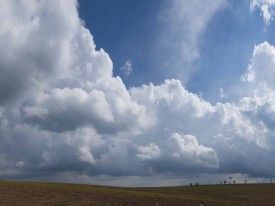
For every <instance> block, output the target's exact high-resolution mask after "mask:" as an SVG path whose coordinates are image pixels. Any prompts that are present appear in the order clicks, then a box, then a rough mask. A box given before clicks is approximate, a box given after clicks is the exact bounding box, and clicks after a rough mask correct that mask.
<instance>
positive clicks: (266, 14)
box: [250, 0, 275, 25]
mask: <svg viewBox="0 0 275 206" xmlns="http://www.w3.org/2000/svg"><path fill="white" fill-rule="evenodd" d="M274 6H275V1H274V0H250V10H251V11H254V10H255V9H256V8H259V9H260V10H261V15H262V16H263V19H264V22H265V24H266V25H269V24H270V22H271V21H272V20H273V16H274V14H275V12H274Z"/></svg>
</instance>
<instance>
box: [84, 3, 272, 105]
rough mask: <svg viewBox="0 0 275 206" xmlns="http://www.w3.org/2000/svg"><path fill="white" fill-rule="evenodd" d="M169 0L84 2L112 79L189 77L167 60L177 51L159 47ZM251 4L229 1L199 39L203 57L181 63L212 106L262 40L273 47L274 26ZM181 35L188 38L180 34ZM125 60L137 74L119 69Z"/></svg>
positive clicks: (86, 18)
mask: <svg viewBox="0 0 275 206" xmlns="http://www.w3.org/2000/svg"><path fill="white" fill-rule="evenodd" d="M167 2H169V1H163V0H161V1H156V0H150V1H131V2H129V1H127V0H124V1H123V0H121V1H108V0H104V1H96V0H92V1H80V7H79V8H80V9H79V12H80V17H81V18H82V19H83V20H84V21H85V25H86V27H87V28H89V29H90V30H91V31H92V33H93V34H94V38H95V42H96V45H97V47H98V48H103V49H104V50H106V52H107V53H108V54H109V55H110V57H111V59H112V61H113V63H114V75H119V76H121V77H122V78H123V80H124V82H125V84H126V85H127V86H128V87H132V86H139V85H141V84H144V83H145V84H148V83H150V82H152V83H156V84H159V83H161V82H163V81H164V80H165V79H166V78H176V79H178V78H180V79H181V80H184V79H185V78H184V77H181V76H180V77H179V75H182V74H181V72H179V71H178V69H177V68H175V67H177V66H176V65H175V64H174V63H173V62H171V63H170V65H166V64H165V62H166V61H169V58H171V57H169V56H173V55H174V54H176V53H178V52H179V50H178V49H172V50H170V51H166V48H165V45H164V47H162V48H160V46H159V45H158V44H161V42H158V41H156V39H158V38H159V36H160V35H161V33H162V32H165V28H166V25H164V23H163V21H162V20H161V16H162V15H163V12H164V11H165V9H166V7H165V6H167V5H166V4H167ZM187 4H188V3H187ZM249 5H250V1H248V0H245V1H235V0H232V1H227V2H226V5H224V6H222V7H221V8H219V10H218V11H217V12H216V13H215V14H214V16H213V17H212V18H211V20H210V21H209V22H207V27H206V28H205V29H204V31H202V32H201V34H200V37H199V41H200V42H199V46H198V47H199V51H198V52H199V54H200V57H199V58H198V59H197V60H195V61H193V62H191V65H190V64H189V65H187V64H186V65H182V67H185V66H187V67H192V70H194V72H192V74H189V75H190V76H189V77H188V81H186V82H184V86H186V87H187V88H188V90H190V91H192V92H195V93H200V94H202V95H203V97H204V98H206V99H207V100H208V101H211V102H213V103H215V102H217V101H221V100H220V98H219V89H220V88H223V89H224V90H225V91H227V90H230V87H231V86H232V85H235V84H239V82H240V76H241V75H242V74H243V73H244V72H245V70H246V68H247V65H248V64H249V63H250V59H251V54H252V52H253V49H254V46H255V45H257V44H259V43H261V42H263V41H268V42H271V43H274V37H273V35H272V34H273V32H274V29H273V27H272V26H266V25H265V24H264V22H263V20H262V17H261V16H260V13H259V11H258V10H256V11H255V12H253V13H252V12H251V10H250V8H249ZM183 25H184V22H183ZM272 29H273V31H272ZM179 32H181V31H179ZM180 35H181V36H184V35H185V34H184V32H181V33H180ZM183 38H184V37H183ZM171 41H173V40H171ZM166 43H167V44H169V43H171V44H172V42H166ZM166 46H167V48H168V47H169V45H166ZM156 49H158V50H157V52H155V50H156ZM155 53H161V54H155ZM161 55H165V56H166V57H165V58H163V56H161ZM181 58H184V57H181ZM127 60H130V61H131V62H132V67H133V72H132V73H131V74H130V75H128V76H125V75H124V74H123V73H122V72H121V70H120V68H121V67H122V66H123V65H124V63H125V62H126V61H127ZM181 69H182V70H184V69H185V68H181ZM167 70H169V72H167ZM173 70H174V71H173Z"/></svg>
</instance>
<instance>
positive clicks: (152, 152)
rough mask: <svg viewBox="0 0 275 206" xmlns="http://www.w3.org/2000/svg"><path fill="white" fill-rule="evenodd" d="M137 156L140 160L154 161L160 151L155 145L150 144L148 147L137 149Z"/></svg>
mask: <svg viewBox="0 0 275 206" xmlns="http://www.w3.org/2000/svg"><path fill="white" fill-rule="evenodd" d="M137 150H138V152H139V153H138V154H137V156H138V157H139V158H140V159H141V160H152V159H156V158H158V157H159V156H160V149H159V147H158V146H157V145H156V144H155V143H150V144H149V145H148V146H145V147H143V146H139V147H138V148H137Z"/></svg>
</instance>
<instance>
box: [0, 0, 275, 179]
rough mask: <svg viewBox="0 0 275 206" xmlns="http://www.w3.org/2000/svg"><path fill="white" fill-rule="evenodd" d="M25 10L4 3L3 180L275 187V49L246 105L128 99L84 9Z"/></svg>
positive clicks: (265, 54) (0, 58)
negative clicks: (218, 178)
mask: <svg viewBox="0 0 275 206" xmlns="http://www.w3.org/2000/svg"><path fill="white" fill-rule="evenodd" d="M26 2H27V3H26V4H22V3H20V1H19V2H18V1H15V0H14V1H13V0H11V1H3V2H1V3H0V4H1V6H0V9H1V12H0V15H1V19H3V21H1V22H0V24H1V27H0V36H1V38H0V45H1V47H0V53H1V55H0V74H1V75H0V79H1V81H0V95H1V101H0V171H1V172H0V176H1V177H3V178H13V179H14V178H26V179H28V178H34V179H35V178H36V179H39V178H40V179H43V178H45V179H48V180H50V179H51V178H60V179H62V180H64V177H66V178H65V179H66V181H67V180H68V181H70V180H71V179H75V178H76V179H78V181H80V182H81V180H82V181H83V180H86V179H87V177H94V176H99V177H102V176H104V177H108V178H110V180H109V181H110V182H113V181H114V180H113V179H114V177H125V176H127V177H128V179H131V178H129V176H131V177H132V176H138V177H139V178H141V177H144V178H145V179H146V178H148V177H162V178H161V179H163V177H167V178H168V179H169V178H171V177H169V175H168V174H170V175H174V176H186V177H188V176H190V175H195V174H196V175H198V176H199V175H202V173H205V174H212V175H219V174H228V173H240V174H246V175H249V176H253V177H260V176H261V177H269V176H275V173H274V170H273V168H274V167H275V161H274V158H273V157H274V155H275V150H274V145H275V141H274V134H275V133H274V127H273V125H274V122H275V119H274V118H273V117H274V114H275V105H274V102H275V93H274V82H273V79H272V76H273V75H272V74H273V73H274V68H275V66H274V65H275V62H274V59H275V52H274V46H272V45H271V44H269V43H267V42H264V43H262V44H259V45H257V46H256V47H255V48H254V52H253V54H252V58H251V63H250V65H249V66H248V68H247V71H246V73H245V74H244V75H243V76H242V80H243V85H244V87H246V89H245V92H244V93H243V95H242V97H240V99H238V100H235V101H234V102H233V101H232V102H225V103H217V104H216V105H212V104H211V103H209V102H208V101H206V100H205V99H203V98H202V97H201V96H199V95H197V94H194V93H191V92H189V91H188V90H187V89H186V88H185V87H184V86H183V85H182V83H181V81H180V80H175V79H167V80H165V81H164V82H163V83H162V84H159V85H154V84H152V83H151V84H148V85H141V86H139V87H133V88H131V89H129V90H128V89H127V88H126V87H125V85H124V83H123V81H122V80H121V78H120V77H114V76H113V65H112V61H111V59H110V58H109V56H108V54H107V53H106V52H105V51H104V50H103V49H99V50H98V49H96V46H95V43H94V41H93V37H92V35H91V34H90V32H89V31H88V30H87V29H85V28H84V25H83V24H82V21H81V20H80V19H79V17H78V12H77V2H76V1H73V0H70V1H66V3H64V0H51V1H46V0H42V1H35V0H28V1H26ZM177 3H178V4H180V2H177ZM190 3H191V2H190ZM197 3H198V2H193V3H192V4H191V6H192V5H193V6H195V5H196V6H199V8H201V9H202V12H200V13H203V11H204V9H203V8H202V7H203V6H202V5H200V4H199V5H197ZM218 5H219V3H218V2H216V3H215V4H214V5H213V11H214V10H215V9H217V8H218ZM4 8H5V9H4ZM184 8H185V7H184ZM175 9H176V8H175ZM185 9H187V8H185ZM182 11H184V12H187V10H186V11H185V10H182ZM212 13H213V12H210V13H207V15H206V14H205V15H206V16H208V17H209V18H210V17H211V15H212ZM11 14H18V15H11ZM178 15H180V13H178ZM187 17H188V18H191V17H192V15H191V14H190V16H189V14H188V12H187V16H184V15H183V17H182V18H183V21H184V19H185V18H187ZM197 18H198V19H197V21H198V26H197V27H196V26H195V27H194V28H197V30H195V33H196V32H198V33H200V31H202V29H203V28H204V27H205V26H206V25H205V22H204V21H203V22H204V23H203V22H202V25H201V24H200V23H199V22H200V20H202V16H200V15H199V16H198V17H197ZM195 19H196V18H195ZM22 25H25V26H22ZM182 29H183V28H182ZM187 37H188V36H187ZM191 43H192V42H191ZM194 45H197V43H195V44H194ZM194 48H195V50H197V47H196V46H195V47H194ZM192 58H193V57H192ZM192 61H193V60H192ZM14 81H16V83H15V82H14ZM63 175H64V176H63ZM61 176H63V177H61ZM64 181H65V180H64Z"/></svg>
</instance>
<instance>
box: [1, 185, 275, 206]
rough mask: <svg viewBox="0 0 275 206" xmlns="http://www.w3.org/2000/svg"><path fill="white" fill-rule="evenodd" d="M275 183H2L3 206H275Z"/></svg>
mask: <svg viewBox="0 0 275 206" xmlns="http://www.w3.org/2000/svg"><path fill="white" fill-rule="evenodd" d="M274 194H275V184H243V185H241V184H240V185H239V184H236V185H232V184H231V185H206V186H182V187H158V188H157V187H154V188H121V187H105V186H92V185H76V184H61V183H35V182H16V181H1V182H0V205H12V206H16V205H20V206H27V205H28V206H31V205H48V206H65V205H81V206H82V205H84V206H85V205H86V206H88V205H91V206H134V205H135V206H137V205H141V206H184V205H189V206H212V205H213V206H225V205H227V206H229V205H234V206H238V205H247V206H254V205H255V206H272V205H273V206H274V205H275V195H274Z"/></svg>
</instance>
